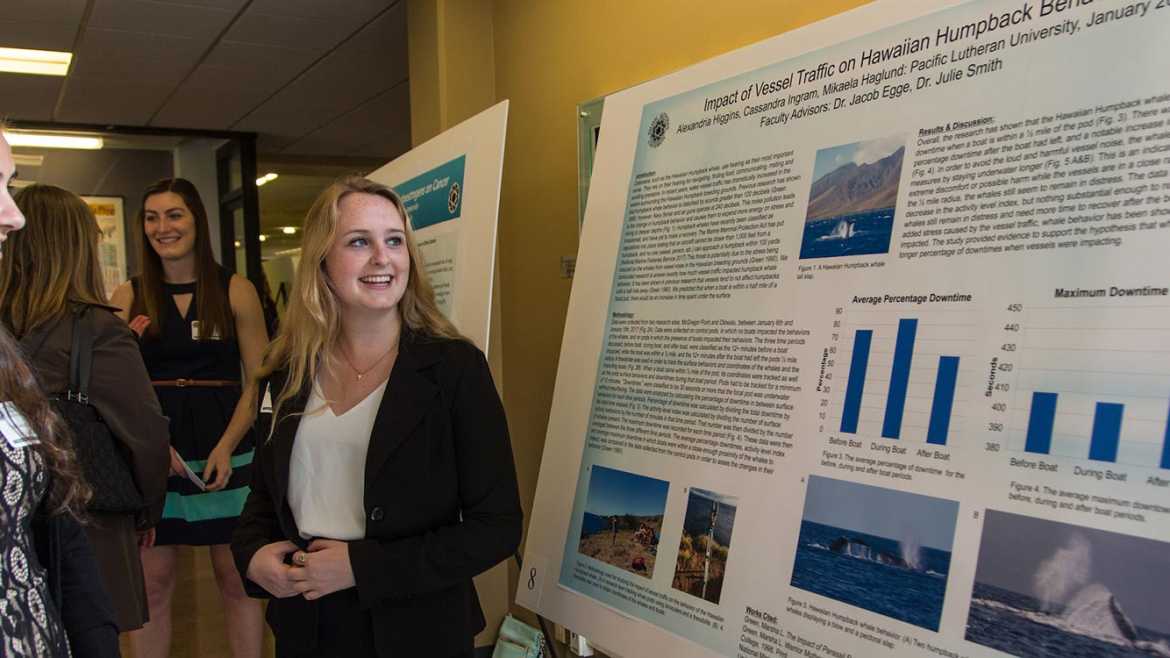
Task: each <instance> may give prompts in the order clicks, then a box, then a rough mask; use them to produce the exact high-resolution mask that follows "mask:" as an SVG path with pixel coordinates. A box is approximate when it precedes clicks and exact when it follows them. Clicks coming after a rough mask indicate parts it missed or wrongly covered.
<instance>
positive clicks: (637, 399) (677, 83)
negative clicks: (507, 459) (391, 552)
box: [518, 0, 1170, 658]
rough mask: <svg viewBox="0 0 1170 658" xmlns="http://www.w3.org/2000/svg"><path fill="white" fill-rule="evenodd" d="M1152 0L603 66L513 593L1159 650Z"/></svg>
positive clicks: (1164, 551) (1039, 646)
mask: <svg viewBox="0 0 1170 658" xmlns="http://www.w3.org/2000/svg"><path fill="white" fill-rule="evenodd" d="M1168 34H1170V2H1165V1H1163V0H1152V1H1150V2H1106V1H1096V2H1093V1H1089V0H1038V1H1029V2H1019V1H1011V2H998V1H988V2H967V3H961V4H953V3H951V4H949V5H948V4H945V3H944V4H940V3H937V2H931V3H928V2H901V1H899V2H880V3H875V4H872V5H868V6H865V7H863V8H860V9H858V10H855V11H852V12H848V13H846V14H842V15H840V16H838V17H835V18H832V19H830V20H827V21H823V22H821V23H817V24H814V25H811V26H808V27H806V28H802V29H800V30H797V31H795V32H792V33H789V34H786V35H782V36H780V37H777V38H775V39H772V40H769V41H766V42H763V43H760V44H757V45H755V46H751V47H749V48H745V49H743V50H739V51H736V52H733V53H730V54H728V55H725V56H722V57H719V58H716V59H714V60H710V61H707V62H703V63H701V64H699V65H697V66H694V67H692V68H689V69H686V70H684V71H680V72H678V73H675V74H672V75H670V76H667V77H665V78H662V79H659V80H655V81H652V82H649V83H646V84H643V85H641V86H639V87H635V88H633V89H631V90H628V91H625V92H622V93H620V94H616V95H614V96H611V97H610V98H609V99H607V103H606V111H605V118H604V126H603V130H602V134H603V135H605V136H606V138H605V140H603V141H602V143H601V145H600V151H599V155H598V162H597V164H596V167H595V170H594V177H593V180H592V185H591V198H590V200H589V206H588V209H587V212H586V221H585V224H584V225H585V229H584V235H583V242H582V246H581V252H580V258H579V261H578V267H577V274H576V279H575V283H574V289H573V293H572V299H571V301H570V306H569V315H568V322H567V326H566V332H565V341H564V347H563V349H562V353H561V360H560V365H559V371H558V377H557V384H556V391H555V394H554V400H553V407H552V414H551V418H550V423H549V433H548V440H547V443H546V447H545V454H544V459H543V463H542V468H541V474H540V481H539V485H538V490H537V497H536V504H535V509H534V510H533V515H532V522H531V530H530V533H529V537H528V543H527V548H526V555H525V562H524V569H523V572H522V574H521V578H520V581H519V584H518V592H519V593H518V602H519V603H520V604H522V605H525V606H527V607H529V608H531V609H533V610H536V611H538V612H540V613H541V614H543V615H545V616H547V617H550V618H551V619H553V620H554V621H556V622H559V623H561V624H564V625H566V626H568V627H569V628H570V629H572V630H574V631H576V632H578V633H581V634H582V635H585V636H586V637H588V638H590V639H591V640H592V641H593V642H595V643H596V644H598V645H599V646H601V647H603V648H605V649H606V650H607V651H608V652H610V653H612V654H613V655H616V656H625V657H633V656H650V655H654V656H732V657H735V658H777V657H785V658H788V657H793V656H805V657H809V658H863V657H864V658H869V657H873V656H879V657H880V656H891V657H892V656H899V657H901V656H944V657H947V658H958V657H964V658H967V657H970V658H975V657H990V656H1003V655H1017V656H1108V657H1113V656H1116V657H1122V656H1125V657H1131V656H1132V657H1139V656H1170V421H1168V413H1170V258H1167V254H1168V253H1170V76H1168V75H1167V73H1166V62H1167V61H1170V39H1168V38H1167V35H1168Z"/></svg>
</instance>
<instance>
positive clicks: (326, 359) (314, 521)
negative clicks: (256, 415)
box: [232, 178, 523, 658]
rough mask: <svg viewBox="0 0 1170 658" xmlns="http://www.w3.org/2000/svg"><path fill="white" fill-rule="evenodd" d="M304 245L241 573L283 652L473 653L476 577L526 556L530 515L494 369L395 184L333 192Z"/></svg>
mask: <svg viewBox="0 0 1170 658" xmlns="http://www.w3.org/2000/svg"><path fill="white" fill-rule="evenodd" d="M302 250H303V251H302V257H301V258H302V262H301V265H300V267H299V268H298V270H297V274H296V282H295V283H294V285H293V293H292V295H291V297H290V301H289V305H288V309H287V312H286V314H285V317H284V321H283V322H282V324H281V330H280V334H279V335H278V336H277V338H276V340H275V341H273V343H272V346H271V347H270V348H269V351H268V352H267V353H266V355H265V361H264V366H263V368H262V369H261V371H260V374H261V376H263V377H265V378H267V379H268V380H269V382H270V385H271V387H272V388H271V392H272V398H273V399H274V400H275V404H274V405H273V406H274V413H273V415H272V418H273V420H272V426H273V427H272V428H271V430H270V431H269V430H263V428H262V433H261V434H260V438H259V440H260V441H261V444H260V446H259V447H258V448H257V457H256V470H255V471H254V474H255V478H254V480H253V483H252V493H251V495H250V496H249V497H248V502H247V505H246V506H245V508H244V513H243V514H242V515H241V516H240V524H239V527H238V528H237V529H236V533H235V536H234V537H233V541H232V550H233V551H234V552H235V557H236V564H237V566H238V568H239V570H240V573H242V574H246V576H247V579H248V581H247V583H246V586H247V587H248V588H249V591H250V592H251V593H252V594H253V595H255V596H258V597H265V598H267V597H273V600H271V601H270V602H269V604H268V618H269V622H270V624H271V626H272V631H273V633H274V634H275V636H276V655H277V656H278V658H286V657H290V658H291V657H297V658H301V657H304V658H308V657H315V658H334V657H337V656H345V657H346V658H361V657H375V656H377V657H379V658H397V657H399V656H412V657H413V656H427V657H428V658H453V657H455V656H459V657H460V658H463V657H469V656H471V655H473V652H474V647H473V643H474V637H475V634H476V633H478V632H479V631H481V630H482V629H483V628H484V624H485V621H484V616H483V611H482V609H481V608H480V605H479V599H478V597H477V595H476V591H475V585H474V583H473V582H472V578H474V577H475V576H476V575H477V574H479V573H482V572H484V571H486V570H487V569H489V568H491V567H492V566H493V565H495V564H497V563H498V562H500V561H502V560H504V559H506V558H508V557H510V556H511V555H512V554H513V552H514V551H515V550H516V547H517V545H518V544H519V542H520V533H521V526H522V520H523V513H522V512H521V509H520V500H519V495H518V492H517V484H516V471H515V467H514V465H513V461H512V449H511V443H510V441H509V438H508V425H507V419H506V418H505V416H504V409H503V405H502V404H501V403H500V398H499V395H498V394H497V393H496V388H495V385H494V384H493V382H492V376H491V371H490V370H489V369H488V365H487V360H486V359H485V358H484V355H483V353H482V352H481V351H480V350H479V349H477V348H476V347H475V345H473V344H472V343H471V342H470V341H468V340H467V339H466V338H463V337H462V336H460V335H459V332H458V331H457V330H456V329H455V327H454V326H453V325H452V324H451V323H450V321H448V320H447V319H446V318H445V317H443V314H442V313H441V312H440V311H439V310H438V307H437V306H436V304H435V298H434V293H433V292H432V289H431V287H430V285H429V284H428V283H427V280H426V277H425V273H424V270H423V268H422V267H421V261H420V260H419V258H418V251H417V247H416V246H415V244H414V242H413V239H412V237H411V233H410V229H409V222H408V221H407V216H406V209H405V208H404V206H403V204H402V201H401V199H400V198H399V197H398V195H397V194H395V193H394V191H393V190H391V189H390V188H389V187H386V186H385V185H381V184H379V183H375V182H373V181H370V180H367V179H364V178H347V179H344V180H342V181H339V182H337V183H334V184H333V185H331V186H330V187H329V188H327V189H326V190H325V191H324V192H322V194H321V195H320V196H319V197H318V198H317V201H316V202H314V204H313V206H312V208H311V209H310V210H309V214H308V216H307V217H306V219H305V230H304V242H303V245H302ZM265 437H266V438H265Z"/></svg>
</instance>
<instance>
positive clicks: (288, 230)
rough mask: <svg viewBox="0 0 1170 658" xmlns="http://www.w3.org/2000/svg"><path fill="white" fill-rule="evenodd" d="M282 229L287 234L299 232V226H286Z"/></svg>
mask: <svg viewBox="0 0 1170 658" xmlns="http://www.w3.org/2000/svg"><path fill="white" fill-rule="evenodd" d="M280 231H281V232H282V233H284V234H285V235H296V234H297V227H295V226H285V227H284V228H282V229H280Z"/></svg>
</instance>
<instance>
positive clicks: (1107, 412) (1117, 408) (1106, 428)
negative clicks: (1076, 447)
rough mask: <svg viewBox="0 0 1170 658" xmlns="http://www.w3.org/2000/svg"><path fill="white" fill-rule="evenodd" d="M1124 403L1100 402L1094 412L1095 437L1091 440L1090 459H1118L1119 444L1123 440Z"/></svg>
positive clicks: (1111, 460)
mask: <svg viewBox="0 0 1170 658" xmlns="http://www.w3.org/2000/svg"><path fill="white" fill-rule="evenodd" d="M1124 410H1125V405H1124V404H1117V403H1114V402H1098V403H1097V411H1096V412H1095V413H1094V414H1093V438H1092V440H1091V441H1090V442H1089V459H1092V460H1094V461H1099V462H1115V461H1117V444H1118V443H1119V442H1120V441H1121V414H1122V412H1123V411H1124Z"/></svg>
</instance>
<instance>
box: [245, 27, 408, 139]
mask: <svg viewBox="0 0 1170 658" xmlns="http://www.w3.org/2000/svg"><path fill="white" fill-rule="evenodd" d="M406 58H407V53H406V20H405V11H404V9H403V7H402V6H401V5H397V6H395V7H394V8H393V9H391V10H389V11H387V12H386V13H384V14H382V15H381V16H380V17H379V18H378V19H376V20H375V21H373V22H371V23H370V24H369V25H367V26H366V27H365V28H363V29H362V30H361V31H360V32H359V33H358V34H356V35H354V37H353V38H351V39H349V40H348V41H346V42H345V43H344V44H342V45H341V46H340V47H338V48H337V50H335V51H334V52H332V53H330V54H329V55H327V56H326V57H325V58H324V59H322V60H321V61H319V62H317V63H316V64H315V65H314V66H313V67H312V68H310V69H309V70H308V71H306V72H305V73H304V74H303V75H301V76H300V77H299V78H297V79H296V80H294V81H293V82H292V83H290V84H289V85H288V86H287V87H285V88H284V89H282V90H281V91H280V92H279V93H277V94H276V95H275V96H273V97H272V98H271V99H270V100H268V101H267V102H266V103H264V105H262V106H260V107H259V108H257V109H256V110H255V111H254V112H252V113H251V114H249V115H248V116H247V117H245V118H244V119H243V120H242V121H240V122H239V123H238V124H236V125H234V126H232V127H233V128H234V129H236V130H249V131H256V132H268V133H275V134H278V135H281V136H284V137H293V138H299V137H301V136H303V135H306V134H307V133H309V132H311V131H313V130H315V129H317V128H319V127H320V126H322V125H324V124H327V123H329V122H331V121H333V120H334V119H336V118H337V117H339V116H340V115H342V114H344V113H345V112H347V111H349V110H351V109H352V108H354V107H356V106H358V105H360V104H362V103H364V102H366V101H367V100H368V99H371V98H374V97H376V96H378V95H379V94H380V93H381V92H383V91H385V90H387V89H389V88H391V87H394V86H395V85H397V84H400V83H402V82H403V81H404V80H406V79H407V74H408V71H407V59H406Z"/></svg>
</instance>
